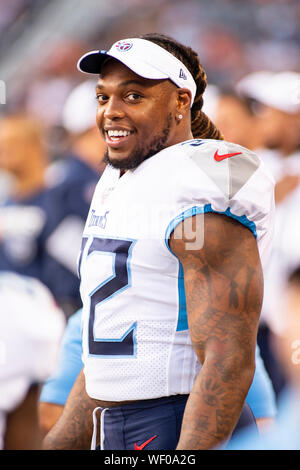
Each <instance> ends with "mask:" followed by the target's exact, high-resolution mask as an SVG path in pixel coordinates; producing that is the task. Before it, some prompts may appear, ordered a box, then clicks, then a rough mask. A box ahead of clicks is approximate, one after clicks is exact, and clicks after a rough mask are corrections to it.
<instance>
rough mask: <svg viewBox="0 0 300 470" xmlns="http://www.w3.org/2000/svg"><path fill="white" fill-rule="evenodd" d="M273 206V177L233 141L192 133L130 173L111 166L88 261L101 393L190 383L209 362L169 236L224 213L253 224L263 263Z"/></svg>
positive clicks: (89, 235) (91, 362)
mask: <svg viewBox="0 0 300 470" xmlns="http://www.w3.org/2000/svg"><path fill="white" fill-rule="evenodd" d="M273 210H274V200H273V179H272V177H271V176H270V175H269V173H268V172H267V170H266V168H265V166H264V164H263V163H262V162H261V160H260V159H259V158H258V157H257V156H256V155H255V154H254V153H252V152H250V151H249V150H247V149H245V148H243V147H240V146H239V145H235V144H231V143H228V142H224V141H216V140H199V139H195V140H190V141H187V142H183V143H180V144H177V145H175V146H172V147H168V148H166V149H164V150H162V151H161V152H159V153H157V154H156V155H154V156H153V157H151V158H149V159H148V160H146V161H144V162H143V163H142V164H140V165H139V166H138V168H136V169H135V170H132V171H127V172H126V173H125V174H124V175H123V176H122V177H120V171H119V170H117V169H114V168H112V167H111V166H108V167H107V168H106V170H105V172H104V174H103V175H102V177H101V180H100V181H99V183H98V186H97V187H96V190H95V193H94V198H93V201H92V204H91V207H90V212H89V215H88V218H87V222H86V226H85V229H84V233H83V242H82V251H81V255H80V260H79V271H80V275H81V295H82V300H83V361H84V371H85V376H86V388H87V393H88V394H89V395H90V396H91V397H92V398H96V399H101V400H108V401H125V400H142V399H151V398H157V397H163V396H169V395H173V394H186V393H189V392H190V390H191V388H192V386H193V383H194V380H195V377H196V375H197V373H198V371H199V369H200V367H201V365H200V364H199V361H198V359H197V357H196V355H195V353H194V350H193V347H192V345H191V339H190V335H189V331H188V324H187V312H186V305H185V291H184V283H183V270H182V266H181V264H180V263H179V261H178V259H177V258H176V256H174V254H173V253H172V252H171V251H170V249H169V244H168V240H169V237H170V235H171V233H172V232H173V230H174V229H175V227H176V226H177V225H178V224H179V223H180V222H181V221H183V220H185V219H186V220H191V219H190V217H191V216H192V215H195V214H203V213H207V212H216V213H222V214H225V215H226V216H228V217H232V218H234V219H236V220H238V221H239V222H240V223H242V224H244V225H245V226H247V227H248V228H249V230H251V231H252V233H253V236H255V237H256V239H257V243H258V249H259V253H260V257H261V260H262V263H263V264H264V263H265V261H266V260H267V258H268V256H269V252H270V248H271V235H272V221H273ZM202 229H203V227H202ZM201 231H202V230H201V227H198V228H197V233H198V232H199V233H200V234H201ZM198 242H199V243H200V245H199V243H198ZM201 242H202V240H201V237H200V239H199V240H198V241H197V242H196V243H197V244H198V246H197V245H196V247H195V248H198V249H199V248H200V247H201ZM204 243H205V240H204ZM191 249H193V247H192V245H191Z"/></svg>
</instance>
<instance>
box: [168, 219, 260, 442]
mask: <svg viewBox="0 0 300 470" xmlns="http://www.w3.org/2000/svg"><path fill="white" fill-rule="evenodd" d="M196 217H201V216H196ZM196 217H195V218H194V220H193V222H197V219H196ZM183 229H184V227H183ZM179 230H181V227H179ZM176 238H177V237H176V236H174V234H173V235H172V237H171V239H170V248H171V250H172V251H173V253H174V254H175V255H176V256H177V257H178V258H179V260H180V261H181V263H182V266H183V270H184V283H185V292H186V303H187V314H188V323H189V330H190V335H191V340H192V345H193V348H194V350H195V352H196V354H197V357H198V359H199V361H200V362H201V364H202V368H201V371H200V373H199V375H198V377H197V378H196V380H195V383H194V386H193V389H192V391H191V393H190V396H189V399H188V401H187V405H186V409H185V413H184V417H183V423H182V428H181V436H180V440H179V443H178V447H177V448H178V449H211V448H213V447H215V446H217V445H218V444H220V443H221V442H222V441H223V440H225V439H226V438H228V437H229V436H230V434H231V433H232V431H233V429H234V427H235V425H236V424H237V421H238V419H239V416H240V413H241V410H242V406H243V403H244V400H245V398H246V395H247V392H248V389H249V387H250V385H251V382H252V379H253V375H254V370H255V345H256V336H257V327H258V320H259V314H260V310H261V302H262V290H263V278H262V270H261V264H260V258H259V254H258V250H257V243H256V240H255V238H254V236H253V234H252V233H251V232H250V230H249V229H247V228H246V227H244V226H243V225H242V224H240V223H239V222H237V221H235V220H233V219H230V218H229V217H226V216H223V215H218V214H206V215H205V217H204V245H203V248H202V249H199V250H195V251H193V250H187V249H186V246H187V245H186V242H187V241H189V242H190V240H185V239H184V238H182V237H181V240H180V239H176Z"/></svg>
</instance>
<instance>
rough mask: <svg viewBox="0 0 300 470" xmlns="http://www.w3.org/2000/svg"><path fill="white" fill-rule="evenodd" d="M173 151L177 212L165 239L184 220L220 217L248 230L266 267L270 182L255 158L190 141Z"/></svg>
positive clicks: (218, 144) (220, 144)
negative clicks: (176, 182) (174, 154)
mask: <svg viewBox="0 0 300 470" xmlns="http://www.w3.org/2000/svg"><path fill="white" fill-rule="evenodd" d="M177 148H178V150H181V152H178V159H177V161H176V164H177V162H178V165H177V175H178V176H177V179H178V184H177V186H178V187H179V188H180V191H178V194H179V195H178V199H177V203H178V205H180V207H181V208H182V211H181V212H179V213H178V214H177V215H176V217H174V218H173V219H172V220H171V221H170V223H169V225H168V228H167V230H166V238H167V239H168V238H169V237H170V235H171V233H172V231H173V230H174V229H175V227H176V226H177V225H178V224H179V223H180V222H182V221H183V220H184V219H186V218H188V217H191V216H193V215H196V214H205V213H208V212H213V213H219V214H223V215H226V216H228V217H231V218H233V219H235V220H237V221H239V222H240V223H242V224H243V225H245V226H246V227H247V228H248V229H249V230H251V232H252V233H253V235H254V237H255V238H256V239H257V242H258V244H259V249H260V252H261V258H262V261H263V262H265V261H266V260H267V259H268V257H269V254H270V248H271V239H272V233H273V219H274V180H273V177H272V176H271V174H270V173H269V172H268V170H267V169H266V167H265V165H264V164H263V162H262V161H261V160H260V158H259V157H258V156H257V155H256V154H255V153H253V152H252V151H250V150H248V149H246V148H244V147H241V146H240V145H237V144H233V143H229V142H225V141H216V140H193V141H188V142H184V143H182V144H180V145H179V146H178V147H177ZM180 153H181V159H180V158H179V155H180ZM182 153H184V154H185V158H184V157H183V155H182Z"/></svg>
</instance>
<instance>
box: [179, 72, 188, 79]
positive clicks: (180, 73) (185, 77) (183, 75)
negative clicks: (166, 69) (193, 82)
mask: <svg viewBox="0 0 300 470" xmlns="http://www.w3.org/2000/svg"><path fill="white" fill-rule="evenodd" d="M179 78H183V80H187V76H186V74H185V73H184V71H183V70H182V69H180V72H179Z"/></svg>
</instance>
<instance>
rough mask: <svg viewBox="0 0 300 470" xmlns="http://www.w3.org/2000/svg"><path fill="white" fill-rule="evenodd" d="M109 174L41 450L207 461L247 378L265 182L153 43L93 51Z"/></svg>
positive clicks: (178, 64) (227, 430) (182, 67)
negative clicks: (67, 365) (68, 360)
mask: <svg viewBox="0 0 300 470" xmlns="http://www.w3.org/2000/svg"><path fill="white" fill-rule="evenodd" d="M78 66H79V69H80V70H82V71H83V72H86V73H94V74H100V78H99V81H98V84H97V87H96V96H97V100H98V110H97V124H98V127H99V130H100V132H101V134H102V135H103V136H104V137H105V139H106V143H107V147H108V151H107V155H106V159H107V162H108V165H107V168H106V170H105V171H104V173H103V176H102V178H101V180H100V182H99V183H98V185H97V187H96V190H95V193H94V198H93V201H92V203H91V208H90V212H89V215H88V218H87V222H86V226H85V229H84V233H83V241H82V249H81V255H80V260H79V272H80V276H81V296H82V300H83V363H84V369H83V371H82V372H80V374H79V376H78V379H77V380H76V382H75V384H74V387H73V389H72V391H71V393H70V395H69V399H68V401H67V403H66V406H65V408H64V412H63V414H62V416H61V418H60V419H59V421H58V422H57V423H56V425H55V426H54V427H53V428H52V430H51V431H50V433H49V434H48V435H47V437H46V439H45V448H47V449H68V448H69V449H72V448H86V447H85V446H88V445H89V444H88V442H89V439H90V437H91V436H92V419H91V413H92V411H93V410H94V412H93V418H94V420H93V421H94V423H95V426H94V431H95V432H94V435H93V439H92V447H93V448H94V447H95V444H96V442H97V439H96V431H97V428H98V425H97V415H98V414H99V413H101V416H100V425H99V426H100V429H101V449H105V450H111V449H127V450H128V449H137V450H142V449H144V448H145V449H149V450H150V449H211V448H214V447H215V446H217V445H218V444H220V443H221V442H224V441H225V442H226V440H227V439H229V437H230V436H231V434H232V433H233V431H234V429H235V428H236V426H237V423H238V422H240V424H241V423H243V424H244V425H245V424H250V423H251V422H253V415H252V413H251V410H249V408H248V407H247V406H246V405H245V404H244V403H245V398H246V395H247V393H248V390H249V387H250V384H251V382H252V379H253V374H254V369H255V344H256V334H257V326H258V320H259V315H260V309H261V303H262V292H263V275H262V264H264V263H265V261H266V259H267V257H268V254H269V251H270V240H271V232H272V220H273V207H274V194H273V179H272V178H271V177H270V175H269V174H268V172H267V170H266V169H265V167H264V166H263V165H262V164H261V161H260V159H259V158H258V157H257V156H256V155H255V154H254V153H252V152H251V151H249V150H247V149H246V148H243V147H241V146H239V145H236V144H233V143H229V142H225V141H224V140H223V139H222V135H221V133H220V132H219V130H218V129H217V128H216V127H215V126H214V124H213V123H212V122H211V121H210V120H209V119H208V118H207V116H206V115H205V114H204V113H203V112H202V110H201V108H202V104H203V93H204V90H205V87H206V75H205V72H204V70H203V68H202V66H201V64H200V63H199V59H198V56H197V54H196V53H195V52H194V51H193V50H192V49H190V48H188V47H185V46H183V45H181V44H179V43H178V42H176V41H174V40H173V39H171V38H167V37H165V36H161V35H156V34H151V35H144V36H143V37H139V38H130V39H126V40H121V41H118V42H116V43H115V44H114V45H113V46H112V47H111V49H110V50H109V51H108V52H106V51H92V52H89V53H87V54H85V55H84V56H83V57H82V58H81V59H80V60H79V64H78Z"/></svg>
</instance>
